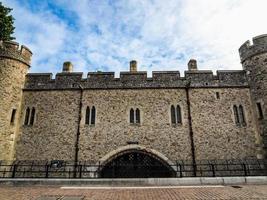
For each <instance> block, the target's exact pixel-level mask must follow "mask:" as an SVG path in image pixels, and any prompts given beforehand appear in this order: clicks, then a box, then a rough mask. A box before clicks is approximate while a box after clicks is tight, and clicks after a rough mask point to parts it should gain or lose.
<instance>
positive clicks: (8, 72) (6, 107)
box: [0, 41, 32, 160]
mask: <svg viewBox="0 0 267 200" xmlns="http://www.w3.org/2000/svg"><path fill="white" fill-rule="evenodd" d="M31 56H32V52H31V51H30V50H29V49H28V48H27V47H25V46H21V47H19V44H18V43H16V42H11V41H8V42H2V41H0V160H12V159H13V148H14V140H15V135H16V130H17V128H18V127H19V113H20V105H21V98H22V88H23V86H24V82H25V75H26V74H27V72H28V69H29V67H30V60H31Z"/></svg>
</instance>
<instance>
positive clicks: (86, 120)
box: [85, 106, 90, 125]
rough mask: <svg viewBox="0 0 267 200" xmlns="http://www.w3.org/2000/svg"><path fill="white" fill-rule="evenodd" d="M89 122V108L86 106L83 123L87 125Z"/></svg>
mask: <svg viewBox="0 0 267 200" xmlns="http://www.w3.org/2000/svg"><path fill="white" fill-rule="evenodd" d="M89 122H90V108H89V106H87V108H86V111H85V124H88V125H89Z"/></svg>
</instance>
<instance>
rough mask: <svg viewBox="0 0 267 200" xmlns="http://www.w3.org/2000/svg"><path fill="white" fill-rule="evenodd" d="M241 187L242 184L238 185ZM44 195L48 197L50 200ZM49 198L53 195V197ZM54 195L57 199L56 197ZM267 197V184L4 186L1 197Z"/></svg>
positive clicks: (95, 199)
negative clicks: (110, 186)
mask: <svg viewBox="0 0 267 200" xmlns="http://www.w3.org/2000/svg"><path fill="white" fill-rule="evenodd" d="M237 186H238V185H237ZM44 197H47V198H46V199H45V198H44ZM48 197H51V198H50V199H49V198H48ZM53 197H54V199H53ZM217 199H218V200H233V199H235V200H242V199H244V200H256V199H257V200H267V185H240V186H239V187H232V186H220V187H214V186H206V187H202V186H190V187H186V186H177V187H158V188H157V187H154V188H146V187H138V188H132V189H131V188H123V187H120V188H107V189H104V188H98V189H93V188H92V189H89V188H86V189H85V188H83V189H82V188H79V187H76V188H75V189H74V188H68V189H62V188H61V187H58V186H38V187H37V186H20V187H14V186H0V200H217Z"/></svg>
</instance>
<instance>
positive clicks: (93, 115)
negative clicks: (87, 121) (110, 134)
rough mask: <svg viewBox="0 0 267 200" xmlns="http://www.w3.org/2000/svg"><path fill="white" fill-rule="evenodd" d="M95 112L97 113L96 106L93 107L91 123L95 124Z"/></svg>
mask: <svg viewBox="0 0 267 200" xmlns="http://www.w3.org/2000/svg"><path fill="white" fill-rule="evenodd" d="M95 113H96V110H95V107H94V106H93V107H92V115H91V125H94V124H95Z"/></svg>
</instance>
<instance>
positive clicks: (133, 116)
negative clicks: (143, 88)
mask: <svg viewBox="0 0 267 200" xmlns="http://www.w3.org/2000/svg"><path fill="white" fill-rule="evenodd" d="M130 123H131V124H140V123H141V116H140V110H139V108H136V109H133V108H131V109H130Z"/></svg>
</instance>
